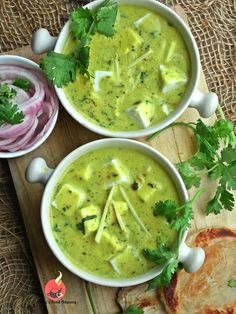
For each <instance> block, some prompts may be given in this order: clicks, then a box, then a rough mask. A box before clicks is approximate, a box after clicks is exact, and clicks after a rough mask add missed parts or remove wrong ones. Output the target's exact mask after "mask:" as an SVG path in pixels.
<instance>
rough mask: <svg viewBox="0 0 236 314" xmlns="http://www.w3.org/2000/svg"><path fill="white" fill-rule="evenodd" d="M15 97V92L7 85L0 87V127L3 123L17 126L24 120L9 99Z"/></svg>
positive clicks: (20, 112) (22, 115) (17, 108)
mask: <svg viewBox="0 0 236 314" xmlns="http://www.w3.org/2000/svg"><path fill="white" fill-rule="evenodd" d="M15 96H16V90H15V89H13V88H10V87H9V85H7V84H2V85H0V126H1V125H2V124H4V123H8V124H19V123H21V122H23V120H24V114H23V112H22V111H21V110H20V109H19V107H18V106H17V105H16V104H13V103H12V102H11V99H12V98H14V97H15Z"/></svg>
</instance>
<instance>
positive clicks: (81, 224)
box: [76, 215, 97, 234]
mask: <svg viewBox="0 0 236 314" xmlns="http://www.w3.org/2000/svg"><path fill="white" fill-rule="evenodd" d="M96 217H97V215H91V216H86V217H84V218H83V219H82V220H81V222H79V223H78V224H76V228H77V229H78V230H80V231H81V232H82V233H83V234H85V227H84V223H85V221H88V220H92V219H94V218H96Z"/></svg>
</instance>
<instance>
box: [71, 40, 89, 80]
mask: <svg viewBox="0 0 236 314" xmlns="http://www.w3.org/2000/svg"><path fill="white" fill-rule="evenodd" d="M89 42H90V39H89V37H84V38H82V39H81V41H80V43H79V45H78V46H77V47H76V48H75V50H74V56H75V58H76V60H77V62H78V66H79V70H80V73H81V74H87V76H89V73H88V66H89V51H90V47H89Z"/></svg>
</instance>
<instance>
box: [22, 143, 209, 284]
mask: <svg viewBox="0 0 236 314" xmlns="http://www.w3.org/2000/svg"><path fill="white" fill-rule="evenodd" d="M106 147H109V148H110V147H124V148H128V149H134V150H136V151H139V152H142V153H144V154H146V155H149V156H151V157H152V158H153V159H154V160H156V162H157V163H158V164H160V165H161V166H162V167H163V168H164V169H165V170H166V172H167V173H168V174H169V175H170V177H171V178H172V180H173V182H174V184H175V186H176V189H177V191H178V194H179V198H180V201H181V202H182V203H184V202H186V201H187V200H188V194H187V191H186V188H185V186H184V183H183V181H182V179H181V177H180V175H179V173H178V171H177V170H176V168H175V167H174V166H173V165H172V164H171V163H170V162H169V161H168V159H166V158H165V157H164V156H163V155H161V154H160V153H159V152H157V151H156V150H154V149H153V148H151V147H149V146H147V145H145V144H143V143H140V142H137V141H133V140H128V139H114V138H113V139H102V140H97V141H94V142H91V143H88V144H85V145H83V146H81V147H79V148H77V149H75V150H74V151H72V152H71V153H70V154H69V155H67V156H66V157H65V158H64V159H63V160H62V161H61V162H60V163H59V165H58V166H57V167H56V169H55V170H54V169H50V168H49V167H48V166H47V165H46V162H45V160H44V159H42V158H35V159H33V160H32V161H31V162H30V163H29V165H28V167H27V169H26V179H27V180H28V181H29V182H31V183H39V182H40V183H42V184H44V185H46V186H45V190H44V193H43V197H42V202H41V222H42V227H43V232H44V235H45V238H46V240H47V242H48V245H49V247H50V248H51V250H52V252H53V253H54V255H55V256H56V257H57V258H58V260H59V261H60V262H61V263H62V264H63V265H64V266H65V267H66V268H67V269H69V270H70V271H71V272H72V273H74V274H75V275H77V276H79V277H81V278H83V279H85V280H88V281H91V282H93V283H96V284H100V285H104V286H111V287H125V286H131V285H136V284H140V283H143V282H146V281H148V280H150V279H152V278H154V277H155V276H157V275H158V274H159V273H161V271H162V269H163V267H164V265H163V266H158V267H155V268H153V269H152V270H150V271H148V272H147V273H144V274H142V275H139V276H137V277H132V278H126V279H109V278H103V277H100V276H98V275H94V274H91V273H89V272H86V271H84V270H81V269H79V268H78V267H76V266H75V265H74V264H73V263H72V262H71V261H70V260H69V259H68V258H67V257H66V255H64V254H63V252H62V251H61V249H60V247H59V245H58V244H57V242H56V240H55V238H54V236H53V231H52V226H51V224H50V200H51V197H52V193H53V190H54V187H55V186H56V184H57V183H58V180H59V179H60V177H61V176H62V174H63V173H64V171H65V170H66V169H67V168H68V166H69V165H70V164H71V163H73V162H74V161H75V160H77V159H78V158H79V157H81V156H83V155H85V154H87V153H89V152H91V151H94V150H97V149H102V148H106ZM186 236H187V231H186V232H184V234H183V235H182V238H181V245H180V249H179V261H180V262H181V263H182V264H183V266H184V268H185V270H186V271H188V272H195V271H197V270H198V269H199V268H200V267H201V265H202V264H203V262H204V258H205V254H204V251H203V250H202V249H201V248H189V247H188V246H187V245H186V244H185V242H184V241H185V239H186Z"/></svg>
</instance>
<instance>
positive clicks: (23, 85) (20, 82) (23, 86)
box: [12, 78, 30, 92]
mask: <svg viewBox="0 0 236 314" xmlns="http://www.w3.org/2000/svg"><path fill="white" fill-rule="evenodd" d="M12 84H13V85H14V86H17V87H19V88H21V89H23V90H24V91H26V92H27V91H28V90H29V88H30V82H29V81H27V80H22V79H20V78H16V79H15V80H14V81H13V83H12Z"/></svg>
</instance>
